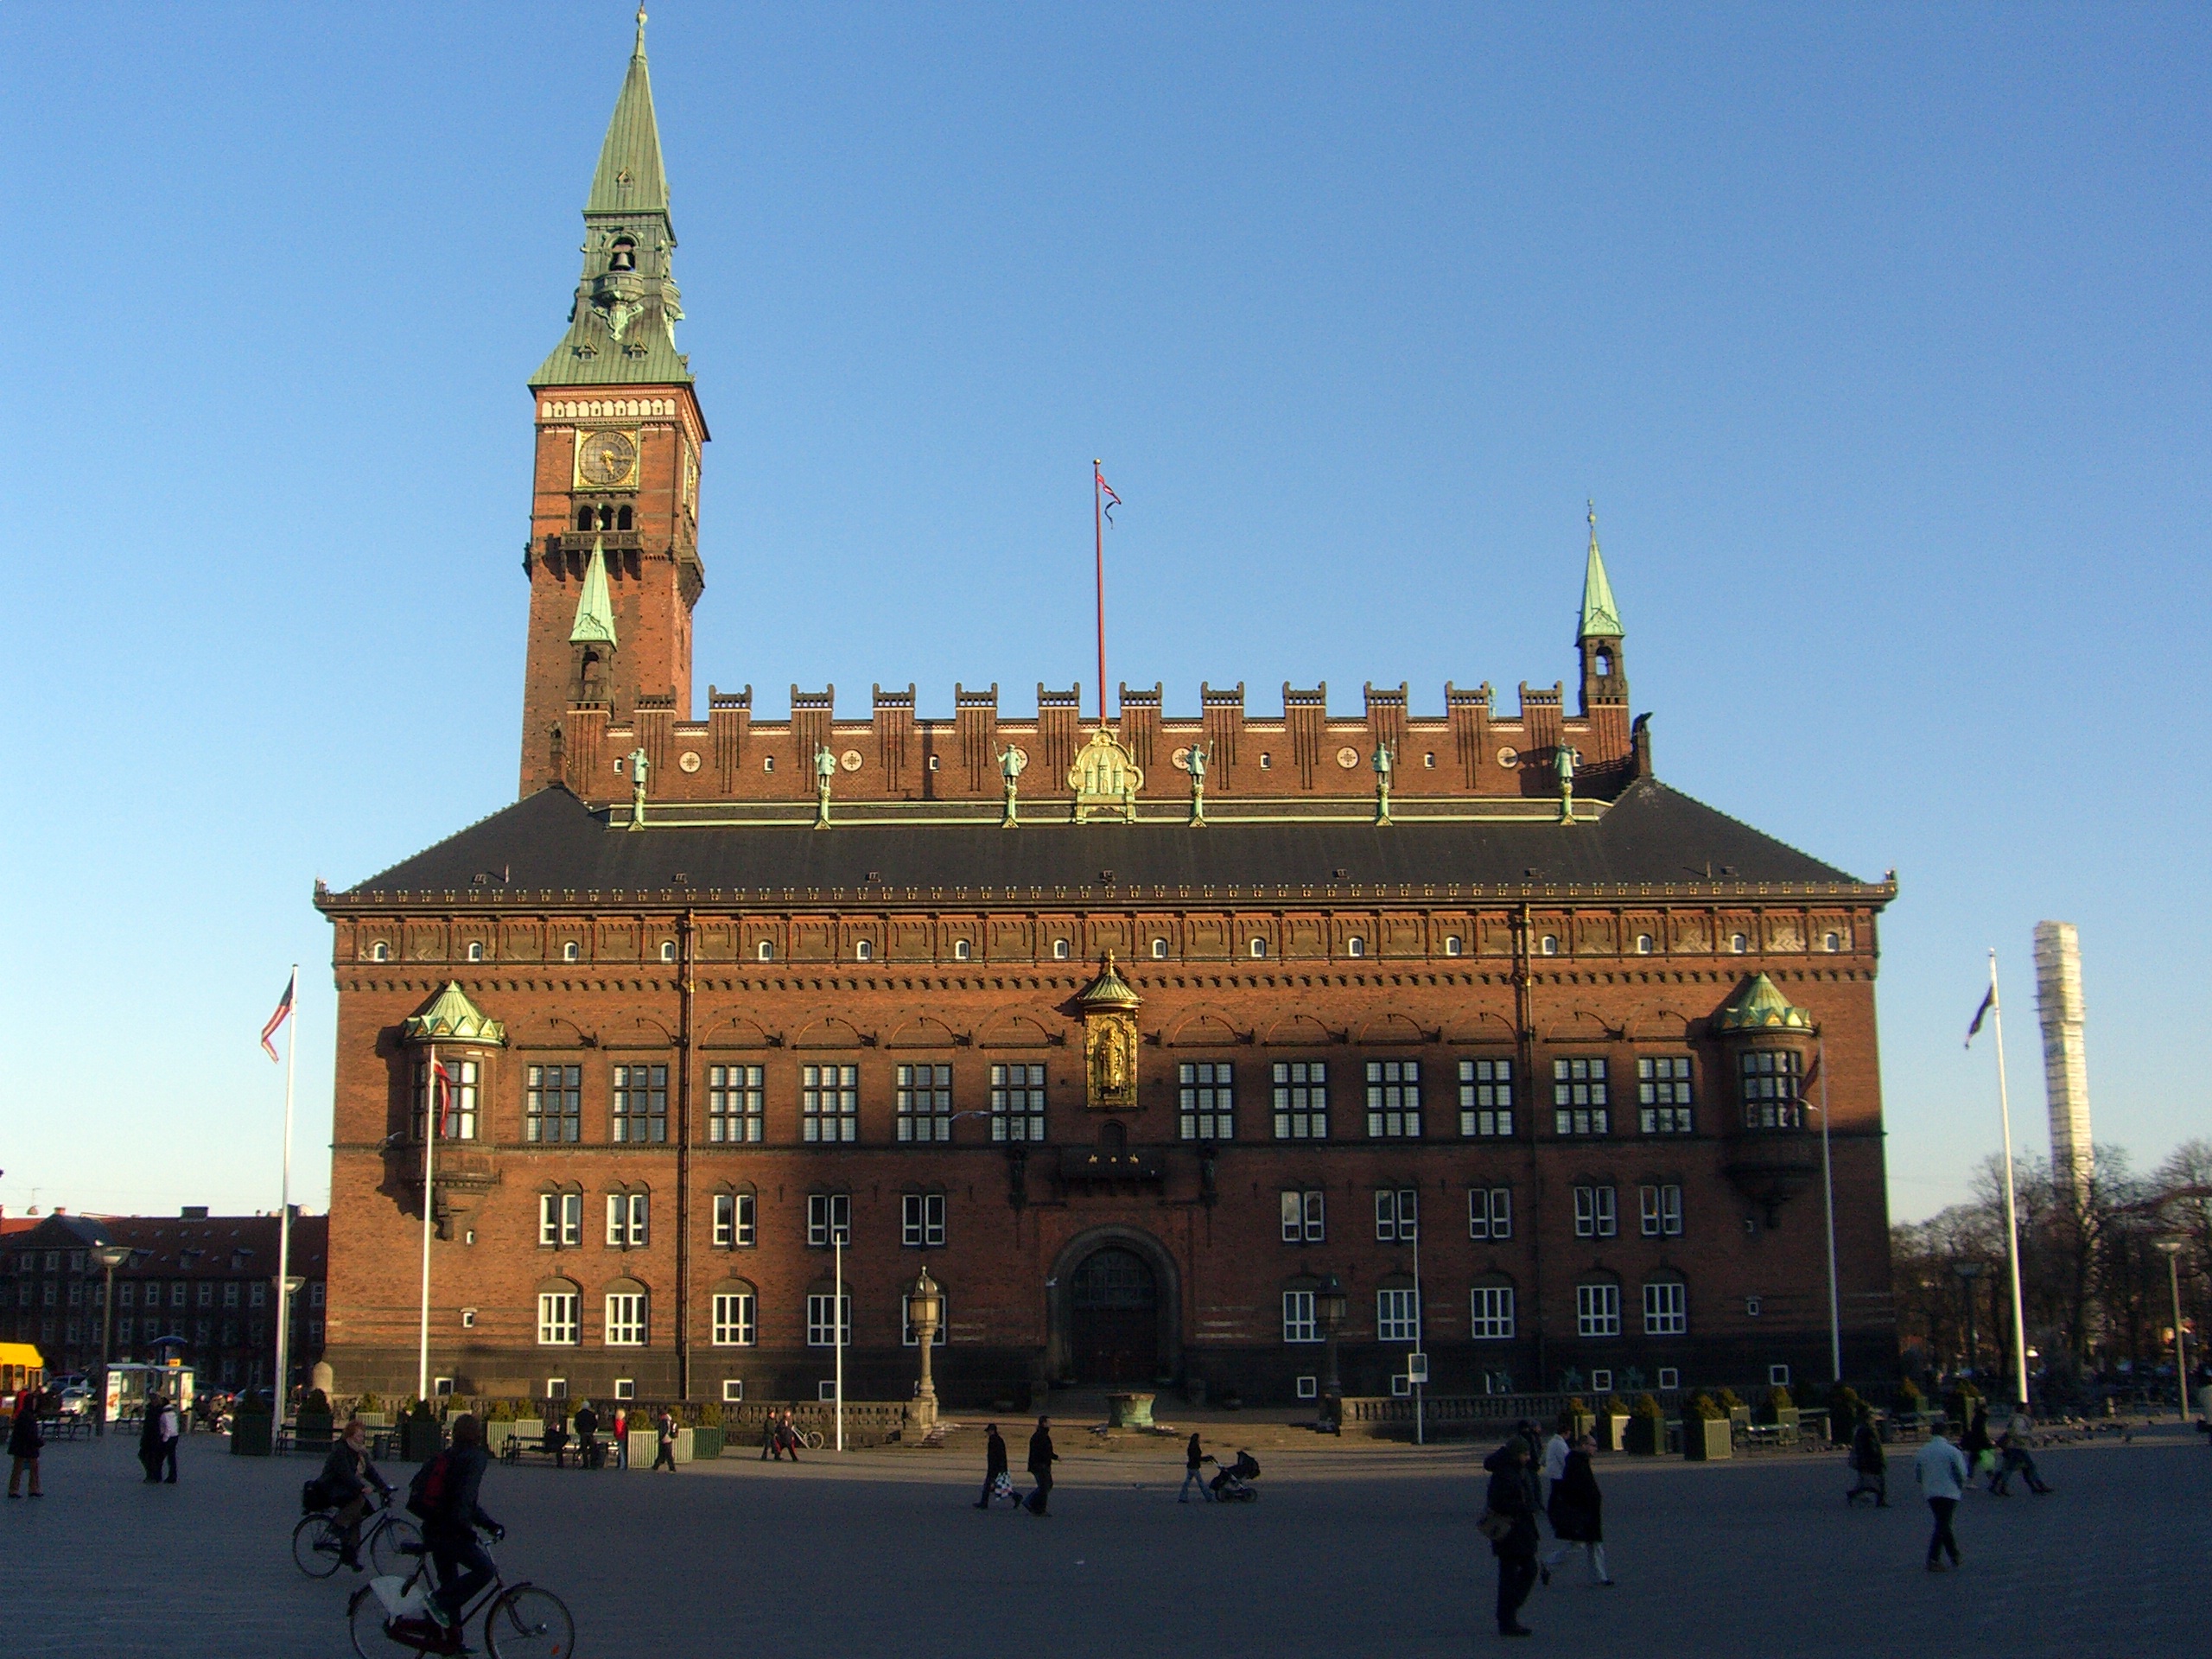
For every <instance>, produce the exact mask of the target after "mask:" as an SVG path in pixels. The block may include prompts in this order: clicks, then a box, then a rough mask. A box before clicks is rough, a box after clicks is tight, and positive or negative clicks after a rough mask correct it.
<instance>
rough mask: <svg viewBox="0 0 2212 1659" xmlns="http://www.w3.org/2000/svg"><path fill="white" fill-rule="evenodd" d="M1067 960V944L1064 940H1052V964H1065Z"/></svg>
mask: <svg viewBox="0 0 2212 1659" xmlns="http://www.w3.org/2000/svg"><path fill="white" fill-rule="evenodd" d="M1067 959H1068V942H1067V941H1066V940H1065V939H1054V940H1053V941H1052V960H1053V961H1054V962H1065V961H1066V960H1067Z"/></svg>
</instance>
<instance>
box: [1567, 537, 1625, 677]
mask: <svg viewBox="0 0 2212 1659" xmlns="http://www.w3.org/2000/svg"><path fill="white" fill-rule="evenodd" d="M1622 632H1623V630H1622V628H1621V609H1620V607H1619V606H1618V605H1617V604H1616V603H1614V601H1613V584H1612V583H1611V582H1610V581H1609V580H1607V578H1606V575H1605V556H1604V555H1602V554H1600V553H1599V551H1598V504H1597V503H1596V502H1595V501H1592V503H1591V504H1590V555H1589V557H1588V558H1587V559H1586V560H1585V561H1584V562H1583V566H1582V619H1581V622H1580V626H1577V628H1576V629H1575V632H1574V643H1575V645H1576V647H1577V648H1578V649H1579V650H1580V652H1581V653H1582V712H1583V713H1584V714H1585V715H1588V714H1589V713H1590V711H1591V710H1592V709H1594V708H1599V707H1601V706H1605V705H1611V704H1625V703H1626V702H1628V674H1627V671H1626V670H1625V669H1624V666H1623V664H1622V658H1621V638H1622Z"/></svg>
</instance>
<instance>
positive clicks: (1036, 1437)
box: [1029, 1417, 1060, 1519]
mask: <svg viewBox="0 0 2212 1659" xmlns="http://www.w3.org/2000/svg"><path fill="white" fill-rule="evenodd" d="M1059 1460H1060V1454H1059V1453H1058V1452H1055V1451H1053V1450H1052V1419H1051V1418H1049V1417H1039V1419H1038V1420H1037V1432H1036V1433H1034V1434H1032V1435H1031V1436H1030V1437H1029V1473H1030V1476H1031V1478H1033V1479H1034V1480H1035V1481H1036V1483H1037V1490H1036V1491H1033V1492H1032V1493H1030V1494H1029V1513H1030V1514H1032V1515H1033V1516H1038V1517H1039V1519H1044V1518H1046V1517H1047V1516H1049V1514H1050V1512H1051V1507H1052V1465H1054V1464H1056V1463H1058V1461H1059Z"/></svg>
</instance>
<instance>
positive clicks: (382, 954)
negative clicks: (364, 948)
mask: <svg viewBox="0 0 2212 1659" xmlns="http://www.w3.org/2000/svg"><path fill="white" fill-rule="evenodd" d="M369 960H370V961H371V962H390V961H391V946H390V945H388V944H385V942H384V941H383V940H382V939H378V941H377V942H376V943H375V944H372V945H371V946H370V947H369Z"/></svg>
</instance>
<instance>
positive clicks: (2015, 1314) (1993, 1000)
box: [1989, 946, 2028, 1411]
mask: <svg viewBox="0 0 2212 1659" xmlns="http://www.w3.org/2000/svg"><path fill="white" fill-rule="evenodd" d="M1989 1014H1990V1018H1991V1019H1992V1020H1993V1021H1994V1022H1995V1024H1996V1027H1997V1110H1998V1115H1999V1118H2000V1119H2001V1120H2002V1122H2003V1123H2004V1127H2005V1264H2006V1266H2007V1268H2009V1269H2010V1272H2011V1274H2012V1370H2013V1376H2014V1380H2015V1381H2016V1383H2018V1387H2019V1390H2020V1395H2019V1407H2020V1409H2021V1410H2022V1411H2025V1410H2026V1409H2027V1408H2028V1329H2027V1319H2026V1318H2025V1317H2024V1314H2023V1313H2022V1310H2021V1305H2020V1217H2019V1210H2018V1205H2017V1204H2016V1203H2015V1201H2014V1198H2013V1194H2012V1098H2011V1096H2009V1095H2008V1094H2007V1093H2006V1092H2005V1001H2004V999H2003V998H2002V997H2000V996H1999V995H1997V951H1996V949H1995V947H1994V946H1993V947H1991V949H1990V952H1989Z"/></svg>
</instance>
